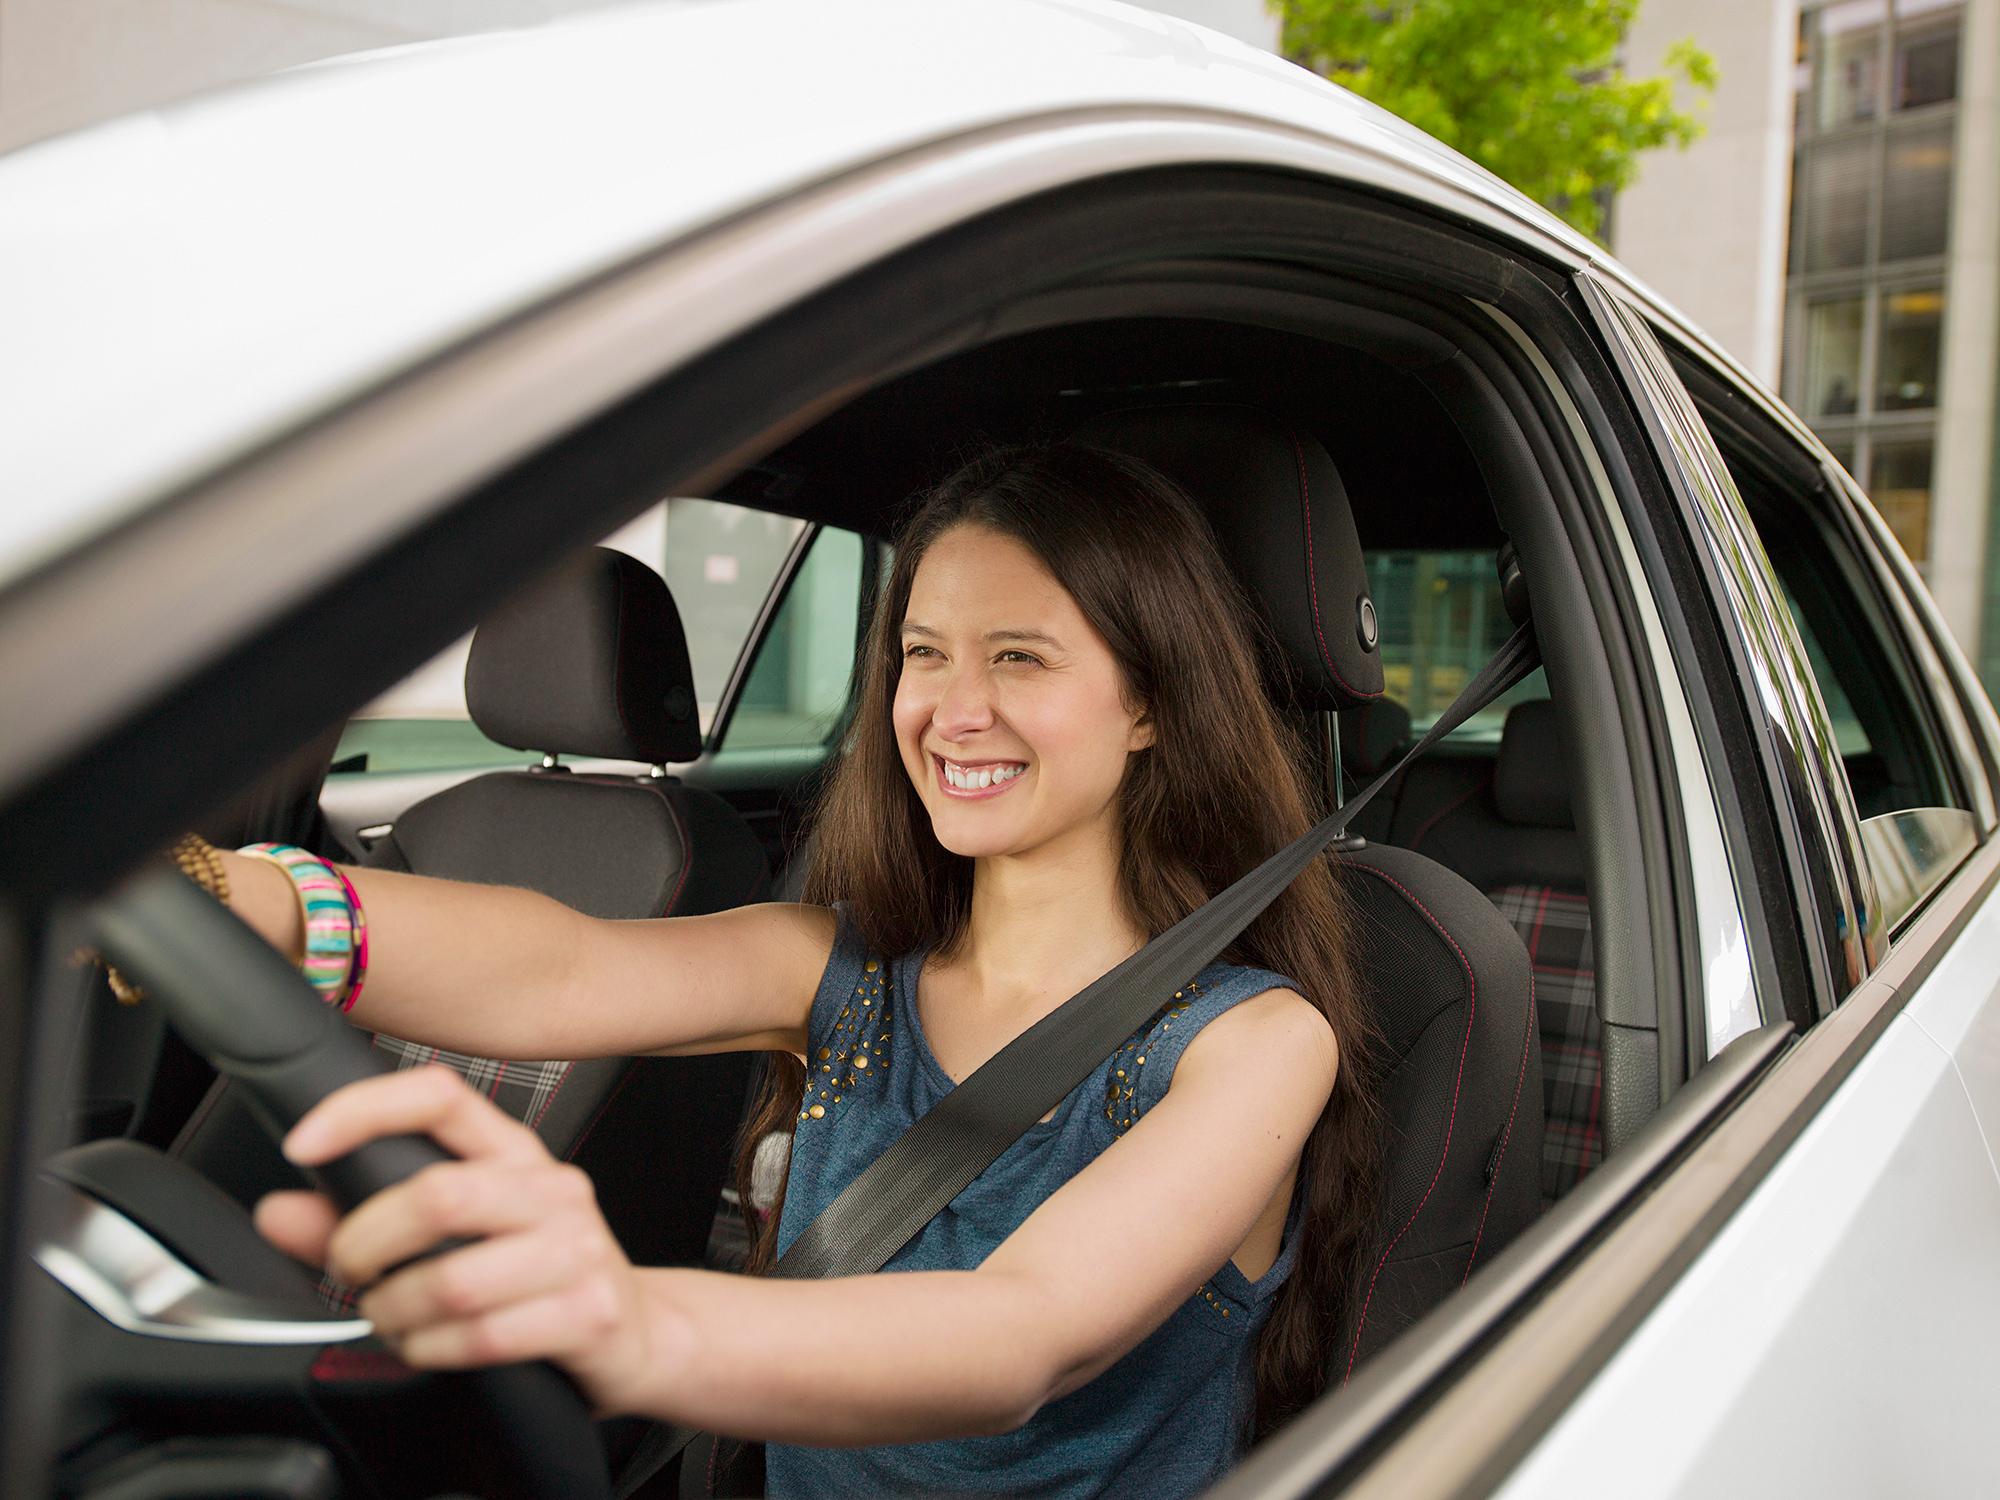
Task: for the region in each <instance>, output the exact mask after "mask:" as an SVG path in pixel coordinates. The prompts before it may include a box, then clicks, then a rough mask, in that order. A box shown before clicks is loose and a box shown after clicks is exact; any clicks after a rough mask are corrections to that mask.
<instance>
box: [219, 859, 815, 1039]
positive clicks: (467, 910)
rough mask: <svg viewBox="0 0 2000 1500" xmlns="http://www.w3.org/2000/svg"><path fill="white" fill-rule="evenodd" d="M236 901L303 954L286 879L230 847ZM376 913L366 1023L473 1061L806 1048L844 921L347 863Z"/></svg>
mask: <svg viewBox="0 0 2000 1500" xmlns="http://www.w3.org/2000/svg"><path fill="white" fill-rule="evenodd" d="M222 858H223V865H224V868H225V870H226V872H227V874H228V876H229V882H230V892H231V894H230V906H231V908H232V909H233V910H234V911H235V912H236V914H237V915H238V916H240V917H242V918H243V920H244V921H246V922H247V923H249V924H250V926H251V927H253V928H255V929H256V930H257V931H258V932H259V933H260V934H262V936H263V937H264V938H265V939H266V940H267V941H269V942H270V943H271V944H272V945H273V946H274V947H276V948H277V949H278V951H279V952H281V953H284V954H287V955H288V956H290V957H291V958H293V959H294V960H296V959H297V957H298V955H299V953H300V951H301V945H302V941H303V926H302V922H301V919H300V915H299V904H298V900H297V897H296V896H295V895H294V894H293V888H292V882H291V878H290V877H289V876H287V875H286V874H285V872H284V871H282V870H280V869H279V868H277V867H276V866H275V865H273V864H271V863H270V862H269V861H266V860H261V859H252V858H249V857H247V856H243V855H236V854H228V853H225V854H223V856H222ZM341 870H342V873H343V874H345V875H346V876H347V878H348V879H349V880H350V881H351V882H352V883H353V885H354V891H355V894H356V895H357V896H358V897H359V898H360V901H361V905H362V909H363V911H364V912H365V914H366V916H367V919H368V976H367V980H366V982H365V983H364V984H363V986H362V991H361V998H360V999H359V1000H358V1001H357V1002H356V1003H355V1006H354V1009H353V1011H352V1012H350V1018H351V1019H352V1020H353V1021H354V1022H355V1024H356V1025H359V1026H365V1027H367V1028H368V1029H369V1030H371V1031H385V1032H388V1033H389V1034H390V1035H391V1036H396V1037H401V1038H403V1039H405V1040H407V1041H413V1042H420V1043H423V1044H426V1045H428V1046H433V1047H443V1048H446V1049H449V1050H450V1051H453V1052H464V1053H468V1054H470V1055H472V1056H475V1057H495V1058H514V1059H534V1060H539V1059H542V1058H551V1057H559V1058H583V1057H616V1056H632V1055H642V1054H647V1053H664V1054H686V1053H700V1052H731V1051H765V1050H772V1051H787V1052H796V1053H801V1054H803V1053H804V1051H805V1046H806V1018H807V1015H808V1013H809V1012H810V1010H811V1008H812V999H813V994H814V992H815V990H816V989H817V988H818V985H819V980H820V975H821V974H822V972H823V971H824V970H825V968H826V962H827V958H828V956H829V955H830V954H831V952H832V951H833V938H834V925H835V919H834V914H833V912H832V911H831V910H829V909H828V908H826V907H821V906H795V905H788V904H779V903H771V904H766V905H761V906H745V907H738V908H736V909H734V910H731V911H724V912H716V913H714V914H713V915H709V916H700V917H660V918H654V919H650V920H642V921H626V922H621V921H607V920H603V919H600V918H596V917H587V916H584V915H583V914H582V913H580V912H577V911H573V910H572V909H570V908H569V907H567V906H564V905H563V904H562V903H561V902H559V901H555V900H552V899H551V898H549V897H547V896H544V895H541V894H540V893H538V892H535V891H528V890H521V889H518V888H515V887H512V886H495V885H471V884H466V883H462V882H459V881H453V880H439V879H436V878H433V877H430V876H422V875H406V874H402V873H400V872H398V871H394V870H370V869H357V868H354V867H352V866H348V865H343V866H341Z"/></svg>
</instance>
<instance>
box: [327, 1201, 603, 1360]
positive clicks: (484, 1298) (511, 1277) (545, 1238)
mask: <svg viewBox="0 0 2000 1500" xmlns="http://www.w3.org/2000/svg"><path fill="white" fill-rule="evenodd" d="M606 1260H608V1257H606V1256H604V1255H603V1254H602V1246H600V1245H599V1244H598V1243H596V1242H594V1241H593V1239H592V1237H591V1236H590V1235H589V1234H588V1233H587V1226H585V1225H582V1224H579V1223H576V1222H573V1221H572V1220H570V1219H569V1218H567V1217H558V1218H555V1219H553V1220H551V1221H548V1222H547V1223H546V1224H545V1226H544V1227H543V1228H542V1229H540V1230H537V1231H535V1232H531V1233H527V1234H510V1235H503V1236H501V1237H500V1238H497V1239H490V1240H485V1241H482V1242H481V1243H479V1244H477V1245H469V1246H467V1247H465V1248H464V1249H461V1250H454V1251H452V1252H451V1253H450V1254H449V1255H441V1256H438V1257H437V1258H436V1259H434V1260H426V1261H420V1262H418V1263H417V1264H416V1265H413V1266H411V1267H409V1268H408V1269H407V1270H403V1271H398V1272H397V1273H396V1274H395V1275H393V1276H391V1277H389V1278H388V1279H387V1280H385V1281H384V1282H383V1283H382V1284H381V1285H380V1286H377V1287H375V1288H373V1289H371V1290H370V1291H368V1292H367V1293H365V1294H364V1295H363V1296H362V1298H361V1302H360V1312H361V1314H362V1316H364V1317H366V1318H367V1319H368V1320H369V1321H370V1322H372V1323H373V1324H374V1325H375V1331H376V1332H377V1333H380V1334H384V1335H389V1336H394V1335H400V1334H404V1333H407V1332H410V1331H411V1330H414V1329H421V1328H426V1327H430V1326H432V1325H435V1324H442V1323H449V1322H455V1321H462V1320H465V1319H469V1318H476V1317H479V1316H481V1315H483V1314H486V1313H489V1312H493V1311H495V1310H496V1309H499V1308H502V1307H507V1306H511V1305H512V1304H514V1303H516V1302H524V1301H528V1300H530V1299H532V1298H536V1297H541V1296H545V1295H548V1294H550V1293H554V1292H558V1291H560V1290H562V1289H563V1288H565V1287H568V1286H570V1285H571V1284H572V1283H574V1282H577V1281H579V1280H581V1279H583V1278H584V1277H586V1276H588V1275H589V1274H590V1273H591V1272H592V1271H593V1270H595V1269H598V1268H599V1265H600V1264H601V1263H602V1262H605V1261H606Z"/></svg>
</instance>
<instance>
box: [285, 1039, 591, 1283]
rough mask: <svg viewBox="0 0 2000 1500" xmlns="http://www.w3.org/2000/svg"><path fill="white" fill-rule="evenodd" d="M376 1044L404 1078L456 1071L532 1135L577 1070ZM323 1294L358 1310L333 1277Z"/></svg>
mask: <svg viewBox="0 0 2000 1500" xmlns="http://www.w3.org/2000/svg"><path fill="white" fill-rule="evenodd" d="M374 1043H375V1046H376V1048H377V1049H378V1050H380V1051H383V1052H386V1053H388V1054H389V1056H390V1057H391V1058H393V1059H394V1060H395V1063H396V1068H397V1071H399V1072H400V1071H401V1070H403V1069H404V1068H420V1067H423V1066H424V1065H425V1064H427V1063H434V1062H441V1063H443V1064H444V1065H445V1066H446V1067H448V1068H453V1069H456V1070H457V1071H458V1072H459V1073H461V1074H463V1075H464V1077H465V1081H466V1082H467V1083H469V1084H471V1085H472V1086H473V1087H474V1088H476V1089H478V1090H479V1092H480V1093H482V1094H484V1095H485V1096H486V1097H487V1098H489V1099H491V1100H492V1101H493V1102H494V1103H495V1104H497V1105H499V1106H500V1108H501V1109H503V1110H505V1111H506V1112H507V1113H508V1114H510V1115H512V1116H513V1117H514V1118H515V1119H517V1120H519V1121H520V1122H521V1123H522V1124H524V1125H526V1126H528V1127H529V1128H530V1129H535V1128H537V1127H539V1126H540V1125H541V1123H542V1117H543V1116H544V1115H546V1114H547V1113H548V1112H549V1106H550V1105H551V1104H553V1103H554V1102H555V1097H556V1092H557V1090H559V1089H560V1088H561V1087H562V1084H563V1079H565V1078H566V1077H568V1076H569V1070H570V1068H571V1066H572V1065H571V1064H569V1063H566V1062H496V1061H495V1060H494V1059H492V1058H490V1057H467V1056H466V1055H465V1054H464V1053H462V1052H445V1051H443V1050H441V1049H439V1048H437V1047H424V1046H419V1045H418V1044H417V1043H415V1042H405V1041H401V1040H398V1039H397V1038H396V1037H393V1036H383V1035H382V1034H380V1033H379V1032H378V1033H377V1034H376V1035H375V1037H374ZM319 1294H320V1297H321V1298H322V1299H323V1300H324V1301H325V1302H326V1304H327V1306H329V1307H331V1308H333V1309H334V1310H335V1311H337V1312H345V1311H348V1310H349V1309H351V1308H352V1307H353V1306H354V1299H355V1292H354V1289H353V1288H352V1287H350V1286H348V1285H346V1284H345V1283H343V1282H340V1281H336V1280H335V1279H334V1278H333V1277H331V1276H322V1277H321V1278H320V1283H319Z"/></svg>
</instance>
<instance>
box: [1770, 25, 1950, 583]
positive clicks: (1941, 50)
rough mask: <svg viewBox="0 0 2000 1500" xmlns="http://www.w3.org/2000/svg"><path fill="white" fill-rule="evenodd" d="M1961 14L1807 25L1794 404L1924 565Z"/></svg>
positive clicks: (1794, 213) (1791, 297)
mask: <svg viewBox="0 0 2000 1500" xmlns="http://www.w3.org/2000/svg"><path fill="white" fill-rule="evenodd" d="M1959 34H1960V6H1959V4H1958V3H1957V0H1896V3H1895V4H1893V5H1891V4H1890V3H1889V0H1832V3H1826V4H1814V3H1812V0H1807V3H1806V5H1805V7H1804V8H1803V9H1802V11H1801V13H1800V16H1799V45H1798V66H1797V70H1796V72H1795V75H1794V84H1793V87H1794V89H1795V91H1796V96H1797V108H1796V110H1795V113H1794V124H1795V126H1796V130H1797V140H1796V142H1795V152H1794V156H1793V161H1792V205H1791V225H1792V244H1791V251H1790V256H1789V264H1790V279H1789V283H1788V286H1787V298H1786V338H1785V369H1784V377H1783V387H1784V394H1785V397H1786V399H1787V400H1788V401H1789V402H1790V403H1791V405H1792V406H1793V408H1794V409H1796V410H1797V411H1799V412H1800V413H1802V414H1803V415H1804V416H1805V418H1806V419H1807V420H1808V421H1809V422H1811V423H1812V425H1813V427H1814V428H1815V429H1816V430H1817V431H1818V432H1819V434H1820V437H1821V439H1822V440H1823V441H1824V442H1825V443H1826V444H1827V446H1828V448H1829V450H1831V451H1832V452H1833V454H1834V455H1835V457H1837V458H1838V459H1839V460H1840V461H1841V463H1842V464H1843V465H1844V466H1845V467H1846V468H1847V469H1848V471H1849V472H1850V473H1853V474H1854V475H1856V476H1857V477H1859V478H1862V479H1863V480H1864V481H1865V483H1866V486H1867V489H1868V492H1869V496H1870V498H1871V499H1873V500H1874V502H1875V504H1876V506H1877V508H1878V509H1880V510H1881V512H1882V514H1883V516H1884V517H1885V518H1886V519H1887V520H1888V522H1889V526H1890V529H1891V530H1893V531H1894V532H1895V534H1896V536H1897V537H1898V538H1899V539H1900V540H1901V541H1902V543H1903V546H1904V548H1905V550H1907V551H1908V553H1909V555H1910V557H1911V558H1912V559H1913V560H1914V561H1915V562H1917V563H1918V565H1919V566H1922V565H1923V564H1924V562H1925V561H1926V560H1927V558H1928V556H1929V552H1930V511H1931V504H1930V500H1931V490H1930V487H1931V459H1932V454H1933V450H1934V448H1935V445H1936V418H1935V414H1936V411H1937V407H1938V396H1939V392H1938V379H1939V357H1938V356H1939V348H1940V345H1941V342H1942V336H1943V328H1944V310H1945V295H1946V288H1945V251H1946V247H1947V243H1948V241H1949V238H1950V232H1951V181H1952V164H1953V143H1954V140H1955V135H1956V131H1957V126H1958V105H1957V101H1958V55H1959Z"/></svg>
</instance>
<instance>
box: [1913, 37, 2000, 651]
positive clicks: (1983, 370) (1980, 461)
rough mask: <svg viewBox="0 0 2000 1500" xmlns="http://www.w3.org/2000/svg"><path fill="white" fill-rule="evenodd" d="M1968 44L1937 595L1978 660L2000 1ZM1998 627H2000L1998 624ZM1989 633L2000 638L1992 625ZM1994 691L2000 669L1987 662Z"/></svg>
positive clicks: (1936, 479)
mask: <svg viewBox="0 0 2000 1500" xmlns="http://www.w3.org/2000/svg"><path fill="white" fill-rule="evenodd" d="M1964 27H1965V29H1964V32H1963V33H1962V37H1963V40H1962V42H1961V44H1960V48H1959V75H1958V100H1959V102H1958V139H1957V141H1956V143H1955V147H1954V149H1955V152H1956V156H1955V159H1954V161H1953V164H1952V181H1951V241H1950V243H1949V245H1948V246H1947V249H1946V263H1945V324H1944V347H1943V348H1942V350H1941V351H1940V356H1939V358H1940V366H1941V368H1940V370H1939V372H1938V396H1939V407H1938V426H1937V459H1936V465H1935V467H1934V468H1933V469H1932V471H1931V557H1930V565H1929V568H1928V573H1929V583H1930V589H1931V593H1932V594H1933V595H1934V596H1935V597H1936V599H1937V602H1938V608H1939V610H1941V611H1942V612H1943V614H1944V617H1945V622H1946V623H1947V624H1949V625H1950V626H1951V630H1952V634H1953V635H1955V636H1956V637H1957V638H1958V641H1959V644H1960V645H1962V646H1963V647H1964V648H1965V650H1966V653H1967V654H1968V655H1970V656H1973V657H1974V658H1975V660H1977V658H1978V656H1979V636H1980V625H1981V617H1982V615H1990V614H1992V613H1993V612H1994V610H1995V607H1996V600H2000V578H1996V576H1995V574H1996V572H2000V567H1996V564H2000V555H1996V553H1995V550H1994V548H1993V547H1992V546H1991V545H1990V543H1989V541H1988V531H1989V529H1990V528H1991V527H1992V526H1993V524H1994V522H1995V521H1996V520H2000V517H1995V516H1994V514H1993V501H1994V496H1993V485H1994V483H1995V481H1996V479H2000V473H1996V465H2000V451H1997V450H1996V442H1995V432H1994V408H1995V403H1996V382H2000V0H1968V3H1967V4H1966V7H1965V21H1964ZM1996 623H2000V622H1996ZM1987 635H1988V638H1989V639H1992V638H1993V627H1992V625H1989V626H1988V629H1987ZM1981 665H1982V667H1983V668H1984V671H1985V675H1986V681H1987V685H1988V687H1989V689H1992V688H2000V675H1996V673H2000V662H1996V661H1994V660H1992V659H1991V658H1990V657H1989V659H1988V660H1987V661H1985V662H1983V663H1981Z"/></svg>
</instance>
